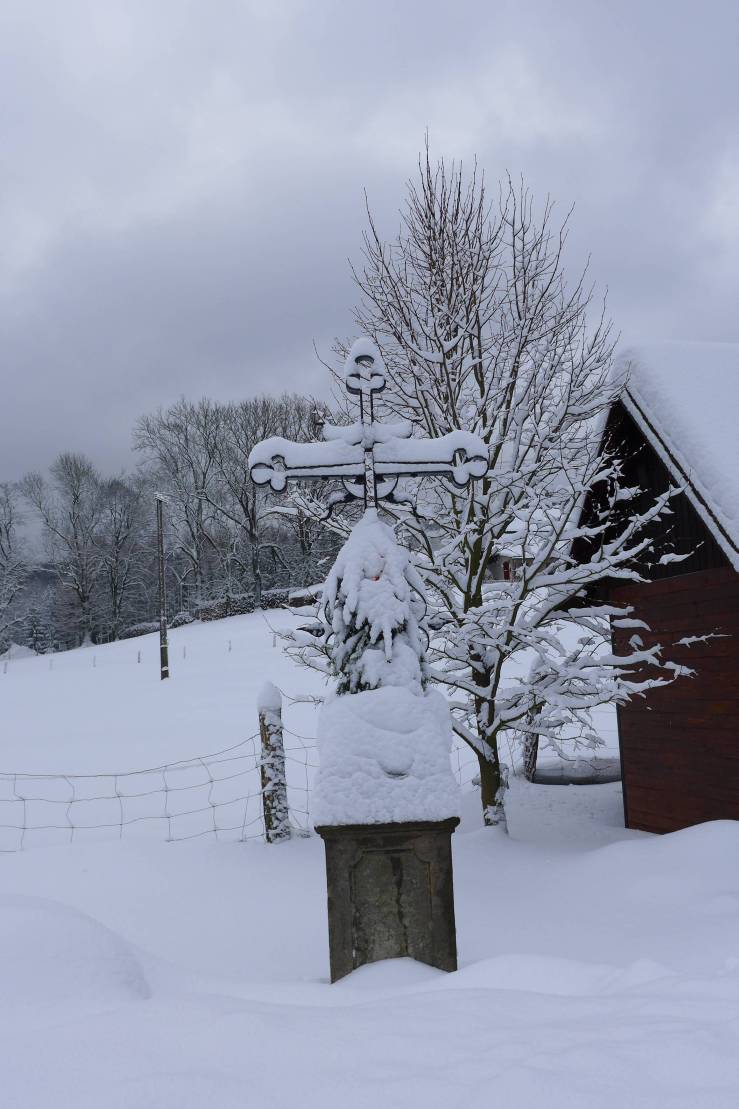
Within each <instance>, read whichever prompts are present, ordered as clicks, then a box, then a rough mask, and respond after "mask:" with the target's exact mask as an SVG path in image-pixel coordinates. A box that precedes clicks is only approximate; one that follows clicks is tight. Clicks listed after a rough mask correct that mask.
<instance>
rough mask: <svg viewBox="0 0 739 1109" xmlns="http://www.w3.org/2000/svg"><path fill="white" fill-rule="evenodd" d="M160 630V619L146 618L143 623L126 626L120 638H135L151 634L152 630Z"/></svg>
mask: <svg viewBox="0 0 739 1109" xmlns="http://www.w3.org/2000/svg"><path fill="white" fill-rule="evenodd" d="M158 631H159V621H158V620H146V621H144V622H143V623H141V624H131V626H130V627H128V628H124V629H123V631H122V632H121V634H120V635H119V636H118V638H119V639H135V638H136V636H138V635H151V633H152V632H158Z"/></svg>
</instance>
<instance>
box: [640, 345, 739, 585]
mask: <svg viewBox="0 0 739 1109" xmlns="http://www.w3.org/2000/svg"><path fill="white" fill-rule="evenodd" d="M619 362H620V364H621V367H622V368H625V369H626V370H627V372H628V375H629V376H628V381H627V385H626V389H625V391H624V394H623V396H622V401H623V404H624V407H625V408H626V410H627V411H628V412H629V414H630V415H631V416H632V418H633V419H634V421H635V422H636V423H637V425H638V426H639V428H640V429H641V431H642V433H643V434H644V436H645V438H646V439H647V440H648V441H649V442H650V443H651V445H652V446H653V448H654V449H655V451H656V452H657V454H658V455H659V456H660V458H661V459H662V461H663V462H664V464H665V465H666V466H667V468H668V470H669V471H670V473H671V474H672V476H673V479H674V480H675V481H676V482H677V483H679V484H681V485H684V486H685V492H686V495H687V496H688V497H689V498H690V500H691V501H692V503H693V505H694V507H695V508H696V510H697V511H698V513H699V514H700V516H701V517H702V518H703V520H704V521H705V523H706V525H707V527H708V528H709V529H710V531H711V532H712V534H713V535H714V536H715V538H716V540H717V542H718V543H719V544H720V546H721V547H722V548H723V550H724V551H725V552H726V555H727V557H728V558H729V559H730V561H731V563H732V565H733V566H734V568H735V569H737V570H739V344H734V343H677V342H674V343H650V344H640V345H639V346H635V347H631V348H629V349H626V350H624V351H623V352H622V353H621V354H620V356H619Z"/></svg>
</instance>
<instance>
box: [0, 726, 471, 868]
mask: <svg viewBox="0 0 739 1109" xmlns="http://www.w3.org/2000/svg"><path fill="white" fill-rule="evenodd" d="M284 748H285V771H286V777H287V790H288V803H289V809H290V823H291V826H292V828H293V829H294V831H296V832H297V833H303V834H308V833H309V831H310V828H311V822H310V796H311V788H312V783H313V776H314V774H315V770H316V768H317V751H316V744H315V739H313V738H311V737H308V736H303V735H300V734H299V733H297V732H294V731H292V730H291V729H290V728H287V727H285V728H284ZM260 757H261V748H260V739H259V735H258V734H254V735H251V736H249V737H248V738H247V739H245V740H243V741H242V742H240V743H237V744H235V745H234V746H232V747H227V748H225V749H223V750H221V751H216V752H213V753H211V754H207V755H201V756H197V757H195V758H191V759H183V760H181V761H179V762H171V763H166V764H164V765H162V766H155V767H150V768H148V769H145V770H132V771H125V772H121V773H103V774H24V773H0V851H2V852H7V851H19V850H23V849H24V848H27V847H36V846H39V847H40V846H50V845H54V844H62V843H77V842H94V841H96V840H104V839H124V838H125V839H133V838H142V839H159V840H166V841H179V840H192V839H197V838H200V837H208V836H209V837H211V838H213V839H216V840H223V841H238V842H242V841H246V840H259V839H263V838H264V815H263V810H262V790H261V779H260V773H259V763H260ZM452 766H453V769H454V771H455V773H456V775H457V779H458V781H459V782H460V785H465V784H467V783H468V782H469V781H470V780H471V778H472V776H473V774H474V772H475V768H476V760H475V759H474V756H472V754H471V752H470V751H469V749H468V748H466V747H463V746H461V747H459V746H455V749H454V751H453V752H452Z"/></svg>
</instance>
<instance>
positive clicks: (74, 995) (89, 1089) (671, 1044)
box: [0, 614, 739, 1109]
mask: <svg viewBox="0 0 739 1109" xmlns="http://www.w3.org/2000/svg"><path fill="white" fill-rule="evenodd" d="M268 619H269V620H270V621H274V622H277V623H280V622H285V621H286V620H287V619H288V617H286V616H285V615H284V614H270V615H269V616H268ZM229 643H230V650H229ZM156 649H157V644H156V638H155V637H147V638H146V639H143V640H131V641H128V642H125V643H121V644H117V645H113V646H109V647H104V648H88V649H86V650H80V651H77V652H70V653H68V654H64V655H56V656H54V658H53V663H52V667H51V669H49V659H48V658H37V659H28V660H23V659H17V660H11V662H10V663H9V665H8V671H7V673H5V674H2V673H0V736H1V737H2V742H1V744H0V749H1V750H2V756H1V757H0V770H3V771H5V772H10V771H16V772H18V771H24V772H35V773H45V774H64V775H72V774H97V773H99V772H102V771H105V772H125V771H135V770H140V769H142V768H144V767H154V766H160V765H163V764H166V763H173V762H176V761H178V760H190V759H194V758H195V757H198V756H201V755H203V754H206V753H209V752H214V751H219V750H221V749H223V748H226V747H231V746H232V745H235V744H239V743H241V742H243V741H245V740H246V739H247V738H248V737H249V736H250V735H251V734H252V733H253V732H254V731H255V727H256V711H255V700H256V696H257V692H258V690H259V688H260V686H261V684H262V683H263V682H264V681H265V680H266V679H269V680H272V681H274V682H276V683H277V684H278V685H279V686H280V687H281V688H282V689H283V690H284V691H285V692H286V693H289V694H292V695H296V694H298V693H304V692H307V691H312V692H314V693H315V692H319V691H320V686H319V684H318V683H317V681H316V680H315V678H313V676H312V675H309V674H306V672H304V671H298V670H296V669H294V668H293V667H292V664H290V663H289V661H287V660H286V659H285V658H284V657H283V655H282V653H281V651H280V650H279V647H277V648H273V647H272V633H271V631H270V630H269V628H268V626H267V625H266V624H265V622H264V620H263V618H262V617H261V616H259V615H255V616H251V617H239V618H233V619H232V620H229V621H221V622H218V623H213V624H210V625H203V626H198V627H189V628H182V629H178V630H177V631H175V632H173V633H172V647H171V658H172V671H173V677H172V679H171V680H170V682H168V683H166V682H165V683H160V682H159V681H158V675H157V671H156ZM139 651H141V652H142V661H141V663H139V662H138V661H137V657H138V652H139ZM183 653H184V657H183ZM93 663H94V664H93ZM314 718H315V710H314V709H313V707H312V706H311V705H306V704H297V705H292V706H290V707H289V708H288V709H287V710H286V720H287V721H288V726H289V728H290V729H291V731H292V732H294V733H295V734H296V736H297V735H302V736H306V737H310V736H312V735H313V734H314ZM295 742H296V745H297V743H298V740H297V739H296V740H295ZM509 818H510V831H511V834H510V836H509V837H505V836H503V835H502V834H500V833H499V832H497V831H493V830H486V829H483V828H481V827H480V821H479V816H478V802H477V799H476V797H475V796H474V794H473V793H472V792H471V791H470V790H468V791H467V792H466V793H465V796H464V818H463V822H462V825H461V828H460V830H459V831H458V832H457V833H456V834H455V836H454V838H453V846H454V865H455V884H456V900H457V925H458V942H459V954H460V970H459V972H458V973H457V974H454V975H444V974H442V973H440V972H437V971H434V970H432V969H430V968H427V967H423V966H419V965H416V964H412V963H410V962H407V961H405V960H402V961H397V962H392V963H386V964H378V965H376V966H373V967H367V968H364V969H362V970H361V971H359V972H356V973H355V974H354V975H352V976H350V978H348V979H346V980H344V981H343V982H341V983H338V984H337V985H334V986H330V985H329V984H328V981H327V973H328V952H327V937H326V908H325V884H324V872H323V857H322V844H321V842H320V841H319V840H318V839H316V838H315V837H313V838H308V839H306V838H299V837H296V838H294V839H293V840H292V841H291V842H289V843H286V844H281V845H278V846H272V847H267V846H265V845H264V844H263V843H261V842H260V841H259V840H257V839H254V840H250V841H249V842H246V843H238V842H231V841H229V840H228V838H226V839H222V840H221V841H220V842H216V841H215V839H214V837H213V836H212V835H210V836H203V837H199V838H195V839H192V840H191V841H189V842H176V843H166V842H164V836H163V835H162V834H161V829H160V828H159V825H157V824H156V823H155V825H154V826H155V827H156V828H157V829H158V831H157V833H156V834H154V833H153V832H151V833H150V834H148V835H146V836H140V837H137V836H130V837H129V836H128V834H126V835H125V836H124V837H123V839H121V840H119V839H118V838H117V837H111V836H107V837H106V838H104V839H102V840H101V841H100V842H91V841H89V842H88V839H87V838H86V837H85V835H84V834H81V835H79V836H76V837H75V842H72V843H65V842H61V843H59V844H58V845H56V846H33V847H29V849H27V850H23V851H13V852H8V853H5V854H2V855H0V868H1V869H2V881H1V882H0V959H1V960H2V969H1V973H0V981H1V982H2V989H1V990H0V1029H1V1032H0V1045H1V1046H0V1058H1V1063H2V1069H1V1071H0V1073H1V1074H2V1095H0V1104H2V1106H3V1109H6V1107H7V1109H123V1107H126V1109H139V1107H141V1109H143V1107H146V1109H150V1107H151V1109H154V1107H156V1109H191V1107H192V1109H195V1107H198V1109H202V1107H203V1106H209V1107H212V1109H232V1107H233V1109H235V1107H237V1106H238V1107H239V1109H244V1107H251V1106H255V1107H261V1106H264V1105H271V1106H274V1107H276V1109H283V1107H284V1109H288V1107H290V1109H295V1107H305V1109H313V1107H316V1109H318V1107H321V1109H332V1107H333V1106H337V1107H338V1106H342V1107H346V1106H351V1107H357V1109H364V1107H370V1106H372V1107H376V1106H378V1105H382V1106H386V1107H396V1106H397V1107H400V1106H403V1107H404V1109H408V1107H411V1109H415V1107H419V1109H421V1107H423V1109H435V1107H437V1106H438V1107H441V1106H443V1107H445V1109H450V1107H452V1109H453V1107H459V1109H463V1107H464V1109H478V1107H479V1109H482V1107H483V1106H484V1107H485V1109H487V1107H488V1106H490V1105H491V1104H496V1105H497V1104H500V1105H504V1106H505V1107H506V1109H530V1107H534V1106H538V1107H544V1109H559V1107H563V1109H564V1107H565V1106H566V1107H568V1109H616V1107H618V1109H623V1107H627V1109H642V1107H643V1109H651V1107H657V1106H659V1109H664V1107H665V1106H669V1107H670V1109H682V1107H685V1109H688V1107H690V1109H704V1107H705V1109H724V1107H725V1109H729V1107H732V1109H734V1107H735V1106H736V1105H737V1104H739V867H737V858H739V825H737V824H734V823H730V822H721V823H714V824H709V825H703V826H701V827H698V828H694V829H689V830H687V831H684V832H680V833H676V834H674V835H670V836H665V837H653V836H649V835H646V834H641V833H636V832H628V831H626V830H624V828H623V827H622V810H621V799H620V791H619V787H618V786H617V785H600V786H569V787H563V786H530V785H527V784H526V783H524V782H522V781H520V780H518V779H516V780H515V781H514V784H513V788H512V790H511V796H510V804H509Z"/></svg>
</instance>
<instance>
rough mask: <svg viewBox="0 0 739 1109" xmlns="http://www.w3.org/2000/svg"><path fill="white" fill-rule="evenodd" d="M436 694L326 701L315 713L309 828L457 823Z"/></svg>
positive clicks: (376, 692) (400, 692)
mask: <svg viewBox="0 0 739 1109" xmlns="http://www.w3.org/2000/svg"><path fill="white" fill-rule="evenodd" d="M451 744H452V729H451V720H450V716H449V706H448V705H447V702H446V700H445V699H444V697H442V695H441V694H440V693H437V692H436V691H435V690H432V691H430V692H428V693H424V694H417V693H412V692H411V690H409V689H403V688H402V687H399V686H387V687H385V688H384V689H373V690H370V691H369V692H366V693H350V694H345V695H343V696H334V697H332V698H331V699H330V700H328V701H327V702H326V703H325V705H324V706H323V708H322V709H321V715H320V720H319V727H318V746H319V751H320V770H319V773H318V781H317V785H316V790H315V793H314V797H313V806H312V808H313V822H314V824H316V825H318V826H321V825H339V824H395V823H403V822H406V821H408V822H413V821H426V820H447V819H449V818H450V817H453V816H459V787H458V785H457V782H456V779H455V777H454V775H453V773H452V767H451V761H450V758H449V755H450V751H451Z"/></svg>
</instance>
